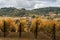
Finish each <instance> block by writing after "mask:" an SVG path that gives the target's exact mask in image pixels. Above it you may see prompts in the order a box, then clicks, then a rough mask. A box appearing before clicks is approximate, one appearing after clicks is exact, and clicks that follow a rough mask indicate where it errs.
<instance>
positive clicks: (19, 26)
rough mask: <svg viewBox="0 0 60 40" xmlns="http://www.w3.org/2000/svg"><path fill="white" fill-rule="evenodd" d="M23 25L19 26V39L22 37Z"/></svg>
mask: <svg viewBox="0 0 60 40" xmlns="http://www.w3.org/2000/svg"><path fill="white" fill-rule="evenodd" d="M21 26H22V25H21V23H20V26H19V37H21Z"/></svg>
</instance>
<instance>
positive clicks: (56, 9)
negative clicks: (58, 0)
mask: <svg viewBox="0 0 60 40" xmlns="http://www.w3.org/2000/svg"><path fill="white" fill-rule="evenodd" d="M33 11H34V12H36V13H38V14H48V13H49V12H55V13H60V7H46V8H38V9H33Z"/></svg>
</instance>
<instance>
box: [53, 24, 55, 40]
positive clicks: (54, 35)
mask: <svg viewBox="0 0 60 40" xmlns="http://www.w3.org/2000/svg"><path fill="white" fill-rule="evenodd" d="M55 32H56V30H55V24H54V26H53V29H52V40H56V35H55Z"/></svg>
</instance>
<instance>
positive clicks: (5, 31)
mask: <svg viewBox="0 0 60 40" xmlns="http://www.w3.org/2000/svg"><path fill="white" fill-rule="evenodd" d="M6 31H7V29H6V23H5V21H4V37H6Z"/></svg>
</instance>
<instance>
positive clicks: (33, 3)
mask: <svg viewBox="0 0 60 40" xmlns="http://www.w3.org/2000/svg"><path fill="white" fill-rule="evenodd" d="M2 7H16V8H26V9H33V8H43V7H60V0H0V8H2Z"/></svg>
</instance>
